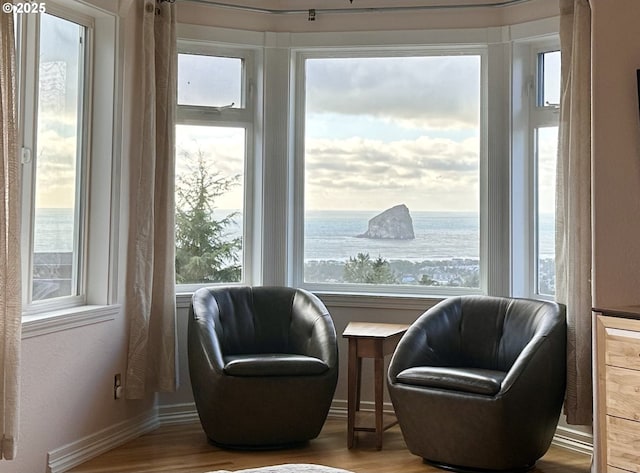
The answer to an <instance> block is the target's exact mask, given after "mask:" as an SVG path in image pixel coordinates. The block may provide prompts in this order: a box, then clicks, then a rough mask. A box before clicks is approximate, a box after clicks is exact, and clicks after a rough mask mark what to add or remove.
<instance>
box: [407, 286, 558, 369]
mask: <svg viewBox="0 0 640 473" xmlns="http://www.w3.org/2000/svg"><path fill="white" fill-rule="evenodd" d="M421 319H422V320H420V319H419V321H418V325H419V326H420V327H421V328H422V329H423V330H424V333H425V337H426V340H425V341H426V345H427V346H428V347H430V351H431V353H432V355H434V358H436V359H437V360H438V361H439V363H437V364H439V365H441V366H451V367H464V368H481V369H488V370H495V371H503V372H506V371H509V369H510V368H511V366H512V365H513V363H514V362H515V360H516V358H517V357H518V356H519V355H520V353H521V352H522V350H523V349H524V347H525V346H526V345H527V344H528V343H529V342H530V341H531V340H532V339H533V338H534V337H536V336H539V337H542V336H545V335H546V334H548V333H550V332H551V330H553V329H554V327H557V326H558V325H562V324H564V313H563V312H562V309H561V307H560V306H559V305H558V304H556V303H552V302H546V301H536V300H529V299H513V298H502V297H488V296H462V297H453V298H450V299H447V300H445V301H443V302H441V303H439V304H438V305H437V306H435V307H433V308H432V309H430V310H429V311H427V312H426V313H425V314H423V316H422V317H421ZM432 361H433V360H432Z"/></svg>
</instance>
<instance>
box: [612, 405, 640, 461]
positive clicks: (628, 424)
mask: <svg viewBox="0 0 640 473" xmlns="http://www.w3.org/2000/svg"><path fill="white" fill-rule="evenodd" d="M607 463H608V464H609V465H611V466H613V467H616V468H622V469H623V470H627V471H633V472H638V473H640V423H638V422H634V421H630V420H626V419H618V418H617V417H610V416H607Z"/></svg>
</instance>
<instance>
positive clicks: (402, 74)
mask: <svg viewBox="0 0 640 473" xmlns="http://www.w3.org/2000/svg"><path fill="white" fill-rule="evenodd" d="M479 103H480V57H479V56H426V57H406V58H399V57H394V58H359V59H358V58H355V59H354V58H330V59H326V58H323V59H309V60H307V67H306V108H307V114H311V115H314V114H341V115H346V116H363V115H366V116H371V117H375V118H377V119H382V120H387V121H389V122H397V123H399V124H401V125H403V126H406V127H417V128H445V129H446V128H466V127H471V128H474V127H477V126H478V122H479Z"/></svg>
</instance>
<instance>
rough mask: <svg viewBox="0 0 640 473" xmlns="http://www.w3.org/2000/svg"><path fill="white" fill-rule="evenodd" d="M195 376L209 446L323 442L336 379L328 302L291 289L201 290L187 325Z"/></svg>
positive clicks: (196, 401)
mask: <svg viewBox="0 0 640 473" xmlns="http://www.w3.org/2000/svg"><path fill="white" fill-rule="evenodd" d="M188 354H189V373H190V377H191V386H192V389H193V396H194V399H195V403H196V408H197V410H198V415H199V417H200V421H201V424H202V427H203V429H204V431H205V433H206V435H207V437H208V438H209V440H210V441H211V442H212V443H214V444H216V445H219V446H223V447H230V448H272V447H279V446H284V445H288V444H292V443H298V442H304V441H307V440H310V439H313V438H315V437H317V436H318V434H319V433H320V430H321V429H322V426H323V425H324V422H325V420H326V417H327V414H328V412H329V407H330V405H331V401H332V398H333V394H334V392H335V388H336V383H337V379H338V348H337V343H336V333H335V328H334V325H333V321H332V319H331V316H330V315H329V313H328V311H327V309H326V308H325V306H324V305H323V304H322V302H321V301H320V300H319V299H318V298H317V297H316V296H314V295H313V294H311V293H309V292H307V291H304V290H302V289H293V288H287V287H239V286H234V287H224V288H220V287H216V288H203V289H199V290H198V291H196V292H195V293H194V295H193V300H192V304H191V309H190V314H189V324H188Z"/></svg>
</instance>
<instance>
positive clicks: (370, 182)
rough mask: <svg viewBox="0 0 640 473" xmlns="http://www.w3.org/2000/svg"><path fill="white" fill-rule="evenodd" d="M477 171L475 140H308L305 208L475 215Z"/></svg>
mask: <svg viewBox="0 0 640 473" xmlns="http://www.w3.org/2000/svg"><path fill="white" fill-rule="evenodd" d="M478 167H479V142H478V139H477V138H469V139H466V140H463V141H461V142H456V141H453V140H446V139H442V138H438V139H434V138H429V137H421V138H419V139H417V140H414V141H412V140H398V141H395V142H383V141H379V140H370V139H362V138H351V139H346V140H328V139H317V140H310V141H309V142H308V143H307V147H306V155H305V172H306V191H305V203H306V206H307V209H309V210H320V209H332V210H340V209H343V210H352V209H367V210H375V209H382V208H386V207H388V206H391V205H394V204H396V203H399V202H404V203H407V205H409V203H411V206H412V207H413V209H414V210H475V209H477V204H478V189H479V187H478V186H479V185H478V182H479V177H478V176H479V169H478ZM411 206H410V208H411Z"/></svg>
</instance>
